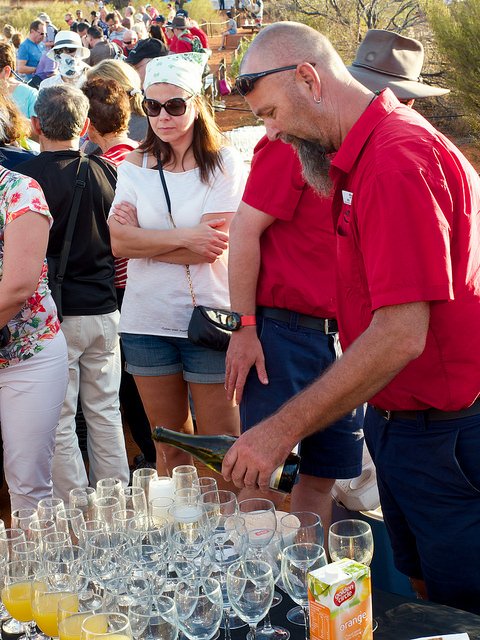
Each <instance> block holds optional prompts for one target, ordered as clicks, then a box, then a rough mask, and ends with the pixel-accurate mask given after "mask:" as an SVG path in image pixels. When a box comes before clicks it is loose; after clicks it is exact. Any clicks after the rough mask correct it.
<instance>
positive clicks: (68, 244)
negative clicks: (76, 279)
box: [56, 155, 89, 284]
mask: <svg viewBox="0 0 480 640" xmlns="http://www.w3.org/2000/svg"><path fill="white" fill-rule="evenodd" d="M88 163H89V159H88V156H87V155H82V156H81V158H80V160H79V163H78V168H77V175H76V179H75V191H74V192H73V198H72V204H71V207H70V212H69V214H68V224H67V230H66V231H65V237H64V239H63V247H62V253H61V254H60V262H59V265H58V271H57V275H56V280H57V282H59V283H60V284H62V282H63V278H64V276H65V269H66V268H67V262H68V256H69V254H70V249H71V248H72V239H73V231H74V229H75V224H76V222H77V218H78V211H79V209H80V200H81V198H82V193H83V190H84V188H85V185H86V184H87V183H86V181H85V178H86V177H87V169H88Z"/></svg>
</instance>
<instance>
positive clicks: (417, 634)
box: [232, 591, 480, 640]
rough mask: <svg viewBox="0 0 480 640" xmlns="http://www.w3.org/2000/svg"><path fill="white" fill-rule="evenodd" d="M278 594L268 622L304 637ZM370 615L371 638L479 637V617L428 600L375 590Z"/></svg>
mask: <svg viewBox="0 0 480 640" xmlns="http://www.w3.org/2000/svg"><path fill="white" fill-rule="evenodd" d="M281 593H282V595H283V601H282V602H281V603H280V604H279V605H278V606H276V607H274V608H273V609H272V610H271V620H272V624H278V625H280V626H282V627H285V628H286V629H288V630H289V631H290V634H291V635H290V640H304V638H305V631H304V628H303V627H299V626H298V625H294V624H291V623H290V622H288V620H287V619H286V617H285V614H286V613H287V611H288V610H289V609H290V608H291V607H292V606H294V603H293V602H292V601H291V600H290V598H289V597H288V596H286V595H285V593H283V592H281ZM373 614H374V616H375V619H376V620H377V622H378V629H377V630H376V631H375V633H374V634H373V638H374V640H412V639H413V638H421V637H425V636H434V635H438V634H439V633H442V634H444V635H446V634H448V633H468V635H469V636H470V640H480V616H477V615H474V614H473V613H468V612H466V611H460V610H459V609H452V608H451V607H444V606H443V605H438V604H434V603H431V602H423V601H419V600H410V599H408V598H405V597H403V596H399V595H396V594H393V593H386V592H384V591H376V592H374V595H373ZM260 624H262V623H260ZM247 631H248V628H247V627H243V628H241V629H235V630H234V631H232V640H244V638H245V636H246V633H247Z"/></svg>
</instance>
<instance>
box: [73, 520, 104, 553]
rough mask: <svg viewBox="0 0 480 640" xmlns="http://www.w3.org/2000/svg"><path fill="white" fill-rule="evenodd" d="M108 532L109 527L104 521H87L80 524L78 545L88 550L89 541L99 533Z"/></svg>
mask: <svg viewBox="0 0 480 640" xmlns="http://www.w3.org/2000/svg"><path fill="white" fill-rule="evenodd" d="M106 531H107V525H106V523H105V522H104V521H103V520H86V521H85V522H84V523H82V524H80V527H79V536H78V544H79V545H80V546H81V547H83V548H86V546H87V543H88V540H90V538H92V537H94V536H96V535H97V534H98V533H105V532H106Z"/></svg>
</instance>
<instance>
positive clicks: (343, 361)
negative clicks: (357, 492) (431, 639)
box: [224, 22, 480, 613]
mask: <svg viewBox="0 0 480 640" xmlns="http://www.w3.org/2000/svg"><path fill="white" fill-rule="evenodd" d="M280 43H281V45H280ZM237 88H238V89H239V90H240V91H241V92H242V93H243V94H244V95H245V96H246V99H247V101H248V103H249V105H250V107H251V108H252V110H253V111H254V112H255V113H256V114H257V115H258V116H260V117H262V118H263V119H264V121H265V126H266V128H267V133H268V135H269V137H270V138H271V139H275V138H278V137H280V136H281V137H282V138H283V139H286V140H287V141H289V142H291V143H292V144H293V145H294V146H295V147H296V149H297V151H298V153H299V156H300V159H301V161H302V164H303V171H304V175H305V177H306V179H307V180H308V181H309V182H310V183H311V184H313V185H314V186H315V187H316V188H317V189H319V190H320V189H323V190H327V189H329V188H331V187H333V189H334V190H333V217H334V222H335V226H336V232H337V260H338V287H337V318H338V320H339V325H340V337H341V341H342V346H343V348H344V355H343V356H342V357H341V358H340V359H339V360H337V362H336V363H335V364H334V365H332V367H330V369H329V370H327V372H326V373H325V374H323V375H322V376H321V377H320V378H319V379H318V380H317V381H316V382H315V383H313V384H312V385H311V386H310V387H309V388H307V389H306V390H305V391H303V392H301V393H300V394H299V395H297V396H296V397H295V398H294V399H293V400H291V401H290V402H288V403H287V404H286V405H285V406H284V407H283V408H282V409H281V410H280V411H279V412H277V413H276V414H275V415H274V416H272V417H271V418H268V419H266V420H264V421H263V422H262V423H260V424H259V425H257V426H256V427H254V428H253V429H250V430H249V431H248V432H246V433H245V434H243V435H242V436H241V437H240V439H239V440H238V442H237V443H236V444H235V445H234V446H233V447H232V448H231V450H230V451H229V453H228V454H227V456H226V458H225V462H224V475H225V477H226V478H227V479H229V478H233V480H234V482H235V483H236V485H237V486H244V485H252V484H254V483H257V484H258V485H259V486H261V487H266V486H267V485H268V478H269V477H270V473H271V472H272V471H273V469H274V468H275V467H277V466H278V465H279V464H280V463H281V462H282V461H283V460H284V459H285V457H286V455H287V454H288V451H289V450H290V449H291V446H292V444H294V443H295V442H297V441H298V440H300V439H301V438H302V437H305V436H306V435H310V434H311V433H313V432H314V431H316V430H319V429H326V428H327V427H328V426H329V425H330V424H331V423H332V422H334V421H335V420H337V419H338V418H339V417H341V416H342V415H344V414H345V413H346V412H347V411H350V410H352V408H354V407H355V406H358V405H359V404H360V403H362V402H364V401H365V400H368V401H369V402H370V407H369V409H368V412H367V416H366V420H365V425H364V428H365V436H366V438H367V443H368V446H369V448H370V450H371V452H372V455H373V457H374V460H375V463H376V466H377V475H378V484H379V491H380V496H381V501H382V507H383V514H384V518H385V523H386V525H387V528H388V531H389V534H390V536H391V540H392V545H393V548H394V554H395V562H396V565H397V567H398V568H399V569H400V570H401V571H403V572H404V573H406V574H407V575H409V576H411V577H412V578H414V579H415V580H416V581H417V585H420V582H421V581H422V580H423V581H424V582H425V585H426V591H427V593H428V596H429V597H430V598H431V599H432V600H435V601H437V602H441V603H444V604H449V605H452V606H457V607H460V608H464V609H467V610H471V611H475V612H477V613H478V612H480V605H479V602H480V587H479V583H478V575H477V566H476V563H475V562H473V563H472V558H478V557H480V536H479V535H478V532H479V530H480V465H478V447H479V445H480V400H479V397H480V355H479V354H480V331H479V330H478V328H479V326H480V251H479V248H478V247H479V246H480V216H479V210H480V179H479V177H478V175H477V173H476V172H475V170H474V169H473V167H472V166H471V165H470V164H469V163H468V162H467V161H466V159H465V158H464V157H463V156H462V154H461V153H460V152H459V151H458V149H456V148H455V146H454V145H452V144H451V143H450V142H449V141H448V140H447V139H446V138H445V137H444V136H442V134H440V133H439V132H438V131H436V130H435V129H434V128H433V127H432V126H431V125H429V123H428V122H427V121H426V120H424V119H423V118H422V117H421V116H420V115H419V114H417V113H416V112H415V111H413V110H411V109H408V108H407V107H406V106H403V105H401V104H400V103H399V101H398V100H397V99H396V98H395V97H394V96H393V94H392V93H391V92H390V91H389V90H388V89H387V90H385V91H383V92H381V93H380V94H379V95H376V94H375V93H373V92H372V91H370V90H369V89H367V88H365V87H364V86H362V85H360V84H359V83H358V82H357V81H355V80H354V79H353V77H352V76H351V75H350V74H349V72H348V71H347V69H346V68H345V66H344V65H343V63H342V61H341V59H340V57H339V56H338V54H337V53H336V51H335V50H334V49H333V47H332V45H331V44H330V43H329V42H328V40H327V39H326V38H324V37H323V36H322V35H321V34H319V33H318V32H316V31H314V30H313V29H310V28H309V27H306V26H305V25H300V24H296V23H288V22H284V23H277V24H275V25H272V26H271V27H267V28H266V29H265V30H264V31H262V32H261V33H260V34H259V35H258V36H257V38H256V39H255V40H254V43H253V44H252V46H251V47H250V49H249V51H248V53H247V55H246V57H245V58H244V60H243V63H242V75H241V76H240V77H239V78H238V79H237ZM333 151H337V154H336V156H335V159H334V160H333V162H332V166H331V171H330V173H329V171H328V170H329V159H328V155H326V153H325V152H327V153H329V152H333ZM330 181H331V182H330ZM452 544H454V547H455V553H452Z"/></svg>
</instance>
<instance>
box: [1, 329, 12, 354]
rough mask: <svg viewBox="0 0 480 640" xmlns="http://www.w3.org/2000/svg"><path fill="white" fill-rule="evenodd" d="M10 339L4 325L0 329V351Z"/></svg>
mask: <svg viewBox="0 0 480 640" xmlns="http://www.w3.org/2000/svg"><path fill="white" fill-rule="evenodd" d="M10 337H11V336H10V329H9V328H8V326H7V325H5V326H4V327H2V328H1V329H0V349H3V347H6V346H7V344H8V343H9V342H10Z"/></svg>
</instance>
